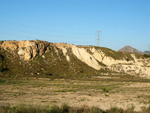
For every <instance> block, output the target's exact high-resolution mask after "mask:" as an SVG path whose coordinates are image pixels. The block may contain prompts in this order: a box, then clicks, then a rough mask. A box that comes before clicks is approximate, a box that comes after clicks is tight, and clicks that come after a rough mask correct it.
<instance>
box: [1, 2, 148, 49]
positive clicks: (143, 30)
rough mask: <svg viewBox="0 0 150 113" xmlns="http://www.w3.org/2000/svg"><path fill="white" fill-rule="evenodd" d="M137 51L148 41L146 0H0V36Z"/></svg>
mask: <svg viewBox="0 0 150 113" xmlns="http://www.w3.org/2000/svg"><path fill="white" fill-rule="evenodd" d="M97 30H101V31H102V33H101V34H100V46H102V47H108V48H111V49H113V50H118V49H120V48H122V47H124V46H126V45H130V46H133V47H134V48H137V49H139V50H140V51H145V50H148V46H149V45H150V0H0V40H35V39H39V40H46V41H49V42H64V43H70V44H75V45H96V44H97V40H96V39H97V32H96V31H97Z"/></svg>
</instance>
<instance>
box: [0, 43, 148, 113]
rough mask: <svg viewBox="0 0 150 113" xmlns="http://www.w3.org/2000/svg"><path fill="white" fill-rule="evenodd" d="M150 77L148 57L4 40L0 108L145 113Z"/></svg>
mask: <svg viewBox="0 0 150 113" xmlns="http://www.w3.org/2000/svg"><path fill="white" fill-rule="evenodd" d="M149 78H150V56H149V55H146V56H145V55H143V54H135V53H126V52H117V51H114V50H111V49H109V48H104V47H96V46H75V45H70V44H66V43H50V42H46V41H40V40H34V41H1V42H0V106H17V105H22V104H23V105H31V106H35V105H38V106H49V107H51V106H54V105H57V106H61V105H63V104H67V105H68V106H70V107H73V108H74V107H77V108H82V107H85V106H86V107H88V108H92V107H96V108H99V109H102V110H109V109H111V108H121V109H124V110H128V109H130V110H132V111H133V110H134V111H142V112H143V111H144V110H147V109H149V108H150V79H149ZM10 109H12V108H10ZM0 110H1V109H0ZM4 113H5V112H4ZM6 113H7V112H6ZM12 113H13V112H12ZM15 113H18V112H15ZM40 113H41V112H40ZM44 113H45V112H44ZM52 113H53V112H52ZM71 113H76V112H71ZM81 113H82V112H81ZM90 113H95V112H90ZM96 113H101V112H96ZM111 113H114V112H111ZM119 113H120V112H119ZM121 113H122V112H121ZM130 113H133V112H130ZM145 113H147V112H145Z"/></svg>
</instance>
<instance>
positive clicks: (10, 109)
mask: <svg viewBox="0 0 150 113" xmlns="http://www.w3.org/2000/svg"><path fill="white" fill-rule="evenodd" d="M0 112H1V113H149V112H150V107H149V108H145V109H143V111H141V112H136V111H134V109H132V108H129V109H127V110H123V109H121V108H116V107H112V108H111V109H110V110H102V109H100V108H96V107H91V108H88V107H81V108H74V107H69V106H68V105H66V104H64V105H62V106H61V107H59V106H56V105H54V106H51V107H50V106H39V105H38V106H33V105H24V104H20V105H17V106H10V105H8V106H0Z"/></svg>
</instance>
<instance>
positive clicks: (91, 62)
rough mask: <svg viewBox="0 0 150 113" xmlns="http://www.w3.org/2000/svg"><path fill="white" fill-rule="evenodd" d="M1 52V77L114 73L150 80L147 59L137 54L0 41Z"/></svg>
mask: <svg viewBox="0 0 150 113" xmlns="http://www.w3.org/2000/svg"><path fill="white" fill-rule="evenodd" d="M0 49H1V52H0V55H1V56H3V57H4V60H3V61H1V62H2V63H1V64H0V65H1V66H2V65H3V67H5V69H4V70H3V71H2V72H1V73H2V75H4V74H7V71H8V72H9V71H10V72H9V74H10V73H14V74H20V73H21V74H32V75H34V74H48V75H59V74H63V75H70V76H71V75H80V74H81V75H82V74H85V75H86V74H91V75H96V74H101V73H102V72H106V73H107V72H116V73H125V74H130V75H133V76H139V77H146V78H150V59H149V58H145V57H144V56H143V55H140V54H134V53H124V52H116V51H113V50H111V49H108V48H102V47H95V46H76V45H71V44H67V43H50V42H46V41H40V40H30V41H29V40H27V41H2V42H1V43H0ZM12 65H13V66H12ZM21 69H23V70H24V71H23V72H21V71H20V70H21Z"/></svg>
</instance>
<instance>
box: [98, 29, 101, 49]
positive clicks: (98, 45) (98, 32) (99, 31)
mask: <svg viewBox="0 0 150 113" xmlns="http://www.w3.org/2000/svg"><path fill="white" fill-rule="evenodd" d="M97 32H98V35H97V37H98V38H97V46H99V41H100V38H99V37H100V34H99V32H101V31H97Z"/></svg>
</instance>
